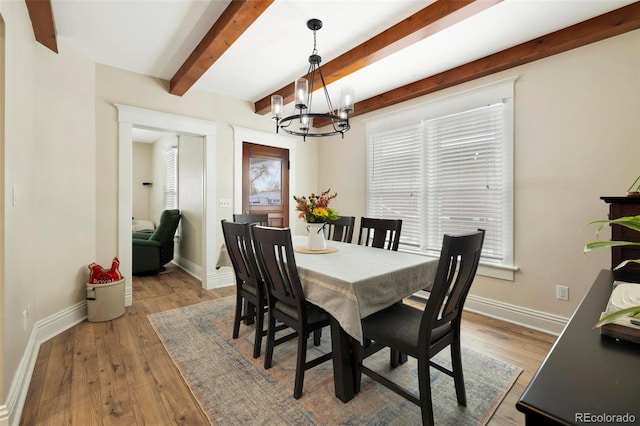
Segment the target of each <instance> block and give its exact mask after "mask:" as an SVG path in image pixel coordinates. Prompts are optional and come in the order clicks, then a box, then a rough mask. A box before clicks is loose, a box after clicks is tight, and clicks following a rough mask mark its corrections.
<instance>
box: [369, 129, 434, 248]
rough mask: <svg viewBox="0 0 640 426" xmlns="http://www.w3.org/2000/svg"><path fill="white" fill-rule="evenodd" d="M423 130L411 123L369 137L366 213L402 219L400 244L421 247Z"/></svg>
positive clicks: (376, 216)
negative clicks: (410, 124)
mask: <svg viewBox="0 0 640 426" xmlns="http://www.w3.org/2000/svg"><path fill="white" fill-rule="evenodd" d="M421 133H422V129H421V125H419V124H417V125H412V126H408V127H403V128H399V129H393V130H390V131H385V132H380V133H377V134H375V135H373V136H371V137H370V138H369V143H368V154H367V176H368V179H367V180H368V191H367V212H368V213H367V214H368V215H369V216H370V217H375V218H381V219H402V231H401V233H400V243H401V244H403V245H406V246H412V247H419V244H420V241H419V235H420V234H421V229H420V224H421V215H420V210H421V209H420V206H421V205H422V189H421V187H422V141H421V139H422V137H421Z"/></svg>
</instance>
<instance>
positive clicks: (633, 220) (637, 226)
mask: <svg viewBox="0 0 640 426" xmlns="http://www.w3.org/2000/svg"><path fill="white" fill-rule="evenodd" d="M596 223H597V224H600V225H599V226H598V228H597V229H596V235H598V234H599V233H600V231H601V230H602V228H604V226H605V225H620V226H624V227H627V228H629V229H633V230H634V231H638V232H640V216H624V217H619V218H617V219H610V220H609V219H606V220H592V221H589V222H587V223H585V224H584V226H589V225H594V224H596Z"/></svg>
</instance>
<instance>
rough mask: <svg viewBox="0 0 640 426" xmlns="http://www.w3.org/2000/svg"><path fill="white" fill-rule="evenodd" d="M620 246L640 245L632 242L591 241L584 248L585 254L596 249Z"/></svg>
mask: <svg viewBox="0 0 640 426" xmlns="http://www.w3.org/2000/svg"><path fill="white" fill-rule="evenodd" d="M619 246H640V243H636V242H631V241H591V242H590V243H587V245H585V246H584V252H585V253H587V252H590V251H591V250H594V249H599V248H603V247H619Z"/></svg>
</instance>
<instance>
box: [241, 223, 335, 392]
mask: <svg viewBox="0 0 640 426" xmlns="http://www.w3.org/2000/svg"><path fill="white" fill-rule="evenodd" d="M252 231H253V244H254V247H255V251H256V257H257V259H258V265H259V267H260V271H261V272H262V276H263V277H264V282H265V284H266V285H265V287H266V289H267V300H268V305H269V322H268V326H267V348H266V350H265V358H264V368H265V369H269V368H271V366H272V360H273V349H274V347H275V346H277V345H279V344H281V343H284V342H286V341H289V340H291V339H294V338H296V337H297V338H298V350H297V355H296V357H297V361H296V377H295V384H294V390H293V397H294V398H295V399H298V398H300V396H302V386H303V384H304V372H305V371H306V370H308V369H310V368H313V367H315V366H317V365H319V364H322V363H323V362H325V361H328V360H330V359H331V356H332V354H331V352H329V353H327V354H324V355H320V356H319V357H317V358H314V359H313V360H311V361H307V340H308V338H309V336H310V334H311V333H313V343H314V344H315V345H316V346H319V345H320V338H321V333H320V332H321V330H322V328H323V327H326V326H327V325H329V315H328V314H327V313H326V312H325V311H324V310H323V309H321V308H319V307H317V306H315V305H313V304H312V303H310V302H307V301H306V299H305V296H304V292H303V290H302V284H301V282H300V277H299V276H298V269H297V267H296V260H295V256H294V252H293V245H292V242H291V231H290V230H289V229H288V228H267V227H262V226H254V227H253V229H252ZM276 320H278V321H281V322H282V323H284V324H285V325H287V326H289V327H291V328H292V329H293V330H294V332H292V333H290V334H288V335H286V336H283V337H279V338H278V339H276V338H275V330H276Z"/></svg>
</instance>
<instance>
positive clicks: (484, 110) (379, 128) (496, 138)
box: [366, 79, 515, 276]
mask: <svg viewBox="0 0 640 426" xmlns="http://www.w3.org/2000/svg"><path fill="white" fill-rule="evenodd" d="M514 83H515V79H508V80H504V81H501V82H496V83H494V84H491V85H487V86H483V87H481V88H478V89H474V90H470V91H466V92H463V93H461V94H458V95H454V96H451V97H446V98H441V99H437V100H435V101H432V102H428V103H424V104H420V105H416V106H413V107H411V108H407V109H403V110H400V111H397V112H393V113H390V114H387V115H385V116H381V117H379V118H376V119H372V120H369V121H368V122H367V123H366V126H367V212H366V214H367V215H368V216H370V217H381V218H397V219H402V221H403V222H402V232H401V238H400V247H401V249H404V250H412V251H420V252H423V253H429V254H433V255H439V253H440V249H441V247H442V237H443V235H444V234H445V233H449V234H459V233H464V232H471V231H475V230H476V229H478V228H482V229H484V230H485V231H486V234H485V240H484V247H483V251H482V259H481V261H482V263H483V264H485V265H490V266H496V267H499V268H502V269H513V96H514ZM496 276H498V275H496Z"/></svg>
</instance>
